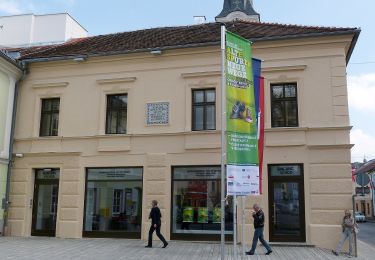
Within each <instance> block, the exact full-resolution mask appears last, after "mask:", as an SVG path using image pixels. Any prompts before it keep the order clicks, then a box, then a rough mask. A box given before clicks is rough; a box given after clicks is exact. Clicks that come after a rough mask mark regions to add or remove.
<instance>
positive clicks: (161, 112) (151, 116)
mask: <svg viewBox="0 0 375 260" xmlns="http://www.w3.org/2000/svg"><path fill="white" fill-rule="evenodd" d="M167 124H169V102H158V103H147V125H167Z"/></svg>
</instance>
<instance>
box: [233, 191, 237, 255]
mask: <svg viewBox="0 0 375 260" xmlns="http://www.w3.org/2000/svg"><path fill="white" fill-rule="evenodd" d="M235 194H236V193H235ZM233 259H234V260H237V196H236V195H234V196H233Z"/></svg>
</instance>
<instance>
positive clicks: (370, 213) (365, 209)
mask: <svg viewBox="0 0 375 260" xmlns="http://www.w3.org/2000/svg"><path fill="white" fill-rule="evenodd" d="M365 162H366V161H365ZM365 162H364V163H365ZM364 163H358V162H355V163H352V169H353V171H354V173H355V170H356V169H359V167H361V166H362V165H363V164H364ZM369 176H370V183H369V184H368V185H366V187H365V190H366V191H368V193H367V192H365V193H366V194H364V195H362V191H363V190H362V189H361V186H360V185H358V184H357V183H356V181H355V178H356V177H355V175H354V177H353V181H354V191H353V193H354V194H356V195H357V196H356V197H355V198H354V200H355V211H357V212H362V213H363V214H364V215H365V216H366V217H367V218H372V217H374V208H373V207H374V202H373V196H374V194H373V193H374V186H373V185H372V183H371V182H372V181H373V174H372V173H369Z"/></svg>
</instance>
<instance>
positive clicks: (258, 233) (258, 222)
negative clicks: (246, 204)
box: [246, 204, 272, 255]
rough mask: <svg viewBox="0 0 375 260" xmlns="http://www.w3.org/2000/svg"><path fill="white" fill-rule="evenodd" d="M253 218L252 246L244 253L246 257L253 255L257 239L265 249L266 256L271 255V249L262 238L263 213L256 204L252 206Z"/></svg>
mask: <svg viewBox="0 0 375 260" xmlns="http://www.w3.org/2000/svg"><path fill="white" fill-rule="evenodd" d="M253 209H254V211H253V213H252V215H253V218H254V238H253V245H252V246H251V250H250V251H249V252H246V254H247V255H253V254H254V252H255V248H256V247H257V243H258V239H259V241H260V242H261V243H262V244H263V246H264V247H265V248H266V249H267V253H266V255H269V254H271V253H272V249H271V247H270V246H269V245H268V243H267V242H266V240H264V237H263V229H264V213H263V211H262V210H261V208H260V207H259V205H258V204H254V206H253Z"/></svg>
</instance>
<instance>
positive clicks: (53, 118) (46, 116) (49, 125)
mask: <svg viewBox="0 0 375 260" xmlns="http://www.w3.org/2000/svg"><path fill="white" fill-rule="evenodd" d="M59 113H60V98H48V99H42V112H41V118H40V130H39V136H57V135H58V128H59Z"/></svg>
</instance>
